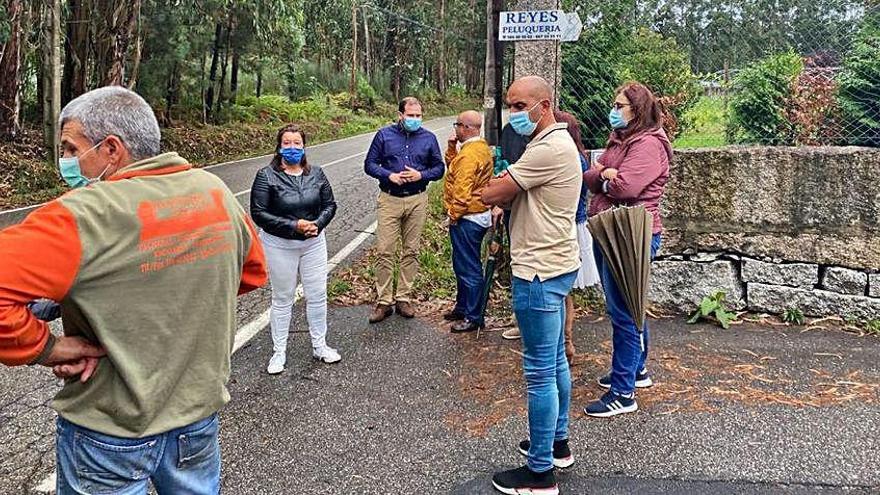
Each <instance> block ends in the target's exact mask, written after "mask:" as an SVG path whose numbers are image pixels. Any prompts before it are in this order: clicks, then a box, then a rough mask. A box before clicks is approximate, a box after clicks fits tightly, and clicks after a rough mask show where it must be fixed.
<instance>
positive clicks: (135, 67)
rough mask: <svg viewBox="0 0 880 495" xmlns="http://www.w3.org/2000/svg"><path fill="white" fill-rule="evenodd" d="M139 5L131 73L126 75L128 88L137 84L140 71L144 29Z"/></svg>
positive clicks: (132, 87)
mask: <svg viewBox="0 0 880 495" xmlns="http://www.w3.org/2000/svg"><path fill="white" fill-rule="evenodd" d="M141 7H142V5H139V6H138V13H137V35H136V36H135V41H134V43H135V44H134V54H133V55H132V61H131V75H129V76H128V84H127V86H128V89H134V88H135V86H137V80H138V76H139V75H140V72H141V57H142V55H143V50H144V31H143V19H142V18H141Z"/></svg>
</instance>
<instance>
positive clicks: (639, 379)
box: [596, 369, 654, 389]
mask: <svg viewBox="0 0 880 495" xmlns="http://www.w3.org/2000/svg"><path fill="white" fill-rule="evenodd" d="M596 381H597V382H598V383H599V386H600V387H602V388H607V389H610V388H611V375H610V374H609V375H605V376H603V377H602V378H599V379H598V380H596ZM652 385H654V380H651V375H649V374H648V370H646V369H644V370H642V371H639V372H638V373H636V388H649V387H651V386H652Z"/></svg>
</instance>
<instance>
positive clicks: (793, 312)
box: [782, 307, 805, 326]
mask: <svg viewBox="0 0 880 495" xmlns="http://www.w3.org/2000/svg"><path fill="white" fill-rule="evenodd" d="M782 321H784V322H786V323H791V324H792V325H798V326H800V325H803V324H804V321H805V319H804V312H803V311H801V310H800V309H798V308H795V307H790V308H786V309H785V313H783V314H782Z"/></svg>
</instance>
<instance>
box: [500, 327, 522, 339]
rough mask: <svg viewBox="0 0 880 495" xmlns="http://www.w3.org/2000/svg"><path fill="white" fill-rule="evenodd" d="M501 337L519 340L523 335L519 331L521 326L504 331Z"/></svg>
mask: <svg viewBox="0 0 880 495" xmlns="http://www.w3.org/2000/svg"><path fill="white" fill-rule="evenodd" d="M501 337H502V338H503V339H505V340H518V339H519V338H520V337H522V335H520V333H519V327H513V328H508V329H507V330H505V331H503V332H502V333H501Z"/></svg>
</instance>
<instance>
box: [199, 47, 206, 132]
mask: <svg viewBox="0 0 880 495" xmlns="http://www.w3.org/2000/svg"><path fill="white" fill-rule="evenodd" d="M207 63H208V54H207V53H202V62H201V63H200V64H199V93H200V96H201V97H202V111H201V114H202V125H205V124H207V123H208V114H207V112H206V108H208V107H207V106H206V105H205V99H206V98H207V96H208V91H207V89H206V88H205V80H206V77H205V75H206V74H207V72H206V71H205V65H206V64H207Z"/></svg>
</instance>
